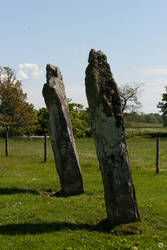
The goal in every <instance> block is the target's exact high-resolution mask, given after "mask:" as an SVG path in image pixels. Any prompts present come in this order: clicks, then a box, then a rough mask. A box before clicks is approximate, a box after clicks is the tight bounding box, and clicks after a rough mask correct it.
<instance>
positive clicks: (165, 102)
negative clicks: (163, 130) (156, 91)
mask: <svg viewBox="0 0 167 250" xmlns="http://www.w3.org/2000/svg"><path fill="white" fill-rule="evenodd" d="M165 91H166V92H165V93H163V94H162V101H161V102H159V103H158V105H157V108H159V109H160V111H161V113H162V119H163V124H164V126H167V86H166V87H165Z"/></svg>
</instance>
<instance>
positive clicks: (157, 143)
mask: <svg viewBox="0 0 167 250" xmlns="http://www.w3.org/2000/svg"><path fill="white" fill-rule="evenodd" d="M156 174H159V137H157V139H156Z"/></svg>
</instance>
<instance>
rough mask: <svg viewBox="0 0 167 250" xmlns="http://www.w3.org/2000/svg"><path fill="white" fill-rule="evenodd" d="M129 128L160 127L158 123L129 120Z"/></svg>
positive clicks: (161, 125)
mask: <svg viewBox="0 0 167 250" xmlns="http://www.w3.org/2000/svg"><path fill="white" fill-rule="evenodd" d="M127 127H129V128H162V127H163V124H160V123H145V122H130V123H129V125H128V126H127Z"/></svg>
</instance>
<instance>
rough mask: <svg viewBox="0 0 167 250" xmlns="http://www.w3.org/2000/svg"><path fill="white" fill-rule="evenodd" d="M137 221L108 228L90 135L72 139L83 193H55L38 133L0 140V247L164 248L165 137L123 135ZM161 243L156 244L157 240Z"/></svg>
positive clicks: (166, 211) (166, 224)
mask: <svg viewBox="0 0 167 250" xmlns="http://www.w3.org/2000/svg"><path fill="white" fill-rule="evenodd" d="M127 144H128V149H129V154H130V161H131V168H132V173H133V179H134V184H135V188H136V195H137V200H138V205H139V210H140V213H141V222H138V223H131V224H129V225H120V226H117V227H113V228H112V229H108V230H107V228H105V227H103V225H102V226H95V225H97V224H98V223H99V222H100V221H102V220H104V219H105V218H106V211H105V204H104V198H103V185H102V180H101V174H100V171H99V166H98V161H97V158H96V154H95V149H94V144H93V140H92V139H78V140H77V148H78V152H79V158H80V165H81V168H82V172H83V181H84V188H85V193H84V194H83V195H78V196H73V197H68V198H57V197H49V196H47V194H48V191H47V190H49V191H50V190H52V191H55V192H56V191H58V190H60V186H59V180H58V176H57V173H56V169H55V166H54V160H53V155H52V151H51V147H50V145H49V147H48V161H47V163H43V143H42V139H10V140H9V157H5V156H4V141H3V139H1V140H0V158H1V161H0V180H1V181H0V249H2V250H3V249H14V250H16V249H20V250H23V249H42V250H43V249H51V250H52V249H159V248H160V247H163V249H167V140H166V139H161V141H160V174H159V175H155V139H146V138H145V139H142V138H139V139H132V138H131V139H129V140H128V141H127ZM161 243H162V244H161Z"/></svg>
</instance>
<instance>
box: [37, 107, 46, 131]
mask: <svg viewBox="0 0 167 250" xmlns="http://www.w3.org/2000/svg"><path fill="white" fill-rule="evenodd" d="M48 118H49V114H48V110H47V108H40V109H39V110H38V111H37V129H36V134H38V135H44V134H46V133H47V132H48Z"/></svg>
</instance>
